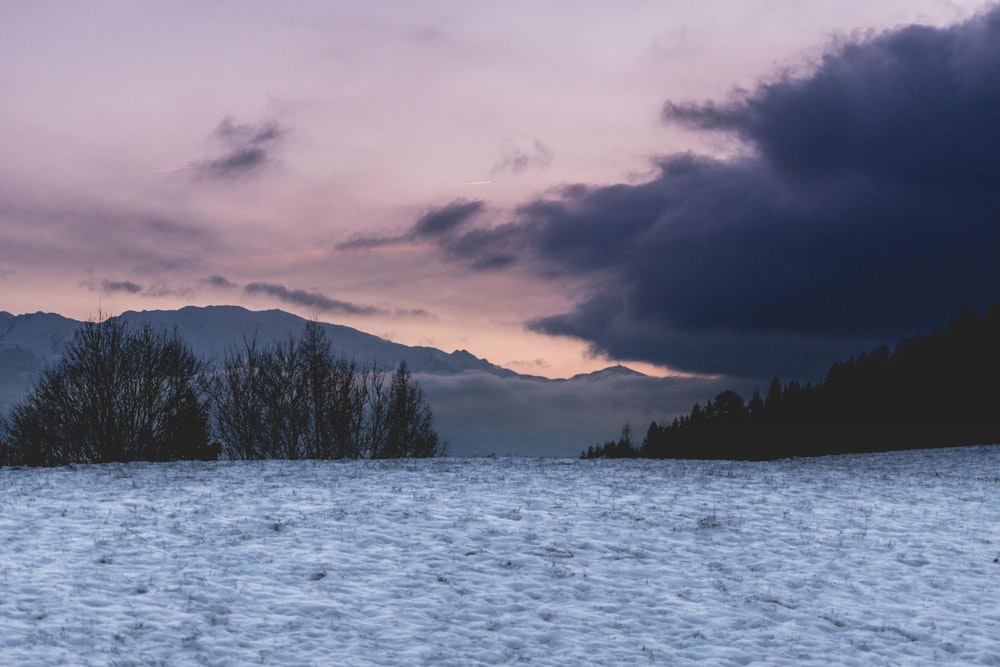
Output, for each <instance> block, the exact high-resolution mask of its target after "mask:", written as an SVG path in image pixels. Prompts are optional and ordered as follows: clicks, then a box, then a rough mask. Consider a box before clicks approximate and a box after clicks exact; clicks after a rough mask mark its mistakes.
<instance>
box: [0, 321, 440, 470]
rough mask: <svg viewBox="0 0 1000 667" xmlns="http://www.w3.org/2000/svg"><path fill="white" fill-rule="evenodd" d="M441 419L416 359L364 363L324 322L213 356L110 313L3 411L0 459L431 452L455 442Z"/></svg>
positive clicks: (50, 461) (83, 331)
mask: <svg viewBox="0 0 1000 667" xmlns="http://www.w3.org/2000/svg"><path fill="white" fill-rule="evenodd" d="M433 421H434V420H433V414H432V412H431V409H430V406H429V405H428V404H427V403H426V401H425V400H424V397H423V392H422V390H421V388H420V385H419V384H418V383H417V382H416V380H414V378H413V376H412V375H411V373H410V371H409V369H408V368H407V366H406V363H405V362H400V364H399V366H398V367H397V368H396V369H395V370H394V371H393V372H392V373H391V375H388V376H387V374H386V372H385V371H383V370H382V369H380V368H377V367H375V366H371V367H361V366H360V365H359V364H358V363H356V362H355V361H353V360H351V359H348V358H346V357H342V356H339V355H337V354H336V353H335V352H334V351H333V350H332V349H331V344H330V342H329V340H328V339H327V338H326V335H325V334H324V333H323V330H322V328H321V327H320V326H319V325H317V324H316V323H314V322H311V323H309V324H307V325H306V328H305V331H304V332H303V334H302V336H301V337H300V338H299V339H294V338H290V339H288V340H286V341H283V342H278V343H273V344H270V345H266V346H265V345H258V343H257V341H256V340H247V341H245V342H244V345H243V347H242V348H241V349H240V348H238V349H233V350H231V351H230V353H229V354H228V355H227V358H226V360H225V363H224V364H223V365H222V366H221V367H220V368H209V367H208V365H207V364H206V363H205V362H204V361H202V360H200V359H198V358H197V357H196V355H195V354H194V352H192V350H191V348H190V347H189V346H188V344H187V343H185V341H183V340H182V339H181V338H180V337H179V336H178V335H177V334H176V333H173V334H171V333H168V332H166V331H157V330H154V329H153V328H151V327H149V326H144V327H142V328H139V329H135V330H133V329H130V328H129V327H128V326H127V325H126V324H125V323H124V322H123V321H122V320H119V319H116V318H107V319H104V320H103V321H98V322H88V323H87V324H85V325H84V326H83V327H81V328H80V329H78V330H77V332H76V334H75V335H74V337H73V339H72V340H71V341H70V342H69V343H68V344H67V346H66V349H65V351H64V354H63V357H62V358H61V359H60V361H59V362H58V363H56V364H55V365H54V366H52V367H50V368H48V369H46V370H45V371H43V373H42V375H41V377H40V378H39V379H38V381H37V383H36V384H35V386H34V387H33V388H32V389H31V391H29V392H28V394H27V395H26V396H25V397H24V398H23V399H22V400H21V401H20V402H19V403H17V404H16V405H15V406H14V407H13V408H12V409H11V411H10V413H9V414H7V415H5V416H4V417H3V418H0V466H2V465H62V464H67V463H107V462H120V461H173V460H185V459H203V460H212V459H217V458H219V457H220V456H223V457H225V458H229V459H244V460H246V459H344V458H354V459H357V458H401V457H429V456H437V455H439V454H442V453H443V452H444V444H443V443H442V442H441V440H440V438H439V437H438V434H437V432H436V431H435V430H434V424H433Z"/></svg>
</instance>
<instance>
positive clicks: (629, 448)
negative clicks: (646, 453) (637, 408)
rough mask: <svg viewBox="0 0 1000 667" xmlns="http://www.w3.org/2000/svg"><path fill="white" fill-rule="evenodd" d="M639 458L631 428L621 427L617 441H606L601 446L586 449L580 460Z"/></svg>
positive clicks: (627, 426) (626, 425) (628, 426)
mask: <svg viewBox="0 0 1000 667" xmlns="http://www.w3.org/2000/svg"><path fill="white" fill-rule="evenodd" d="M637 456H639V448H638V447H637V446H636V444H635V442H634V441H633V439H632V427H631V426H630V425H629V424H625V425H624V426H622V433H621V436H619V438H618V440H608V441H607V442H605V443H604V444H603V445H597V446H594V447H588V448H587V451H585V452H583V454H581V455H580V458H581V459H605V458H606V459H631V458H635V457H637Z"/></svg>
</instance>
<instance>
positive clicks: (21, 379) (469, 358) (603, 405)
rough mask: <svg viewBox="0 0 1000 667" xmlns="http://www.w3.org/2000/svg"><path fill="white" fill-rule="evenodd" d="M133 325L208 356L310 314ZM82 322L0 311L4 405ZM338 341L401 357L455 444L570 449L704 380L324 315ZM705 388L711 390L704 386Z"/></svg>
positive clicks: (348, 351)
mask: <svg viewBox="0 0 1000 667" xmlns="http://www.w3.org/2000/svg"><path fill="white" fill-rule="evenodd" d="M119 317H121V318H122V319H124V320H125V321H127V322H128V323H129V325H130V326H142V325H143V324H149V325H151V326H152V327H153V328H154V329H158V330H159V329H166V330H168V331H174V330H176V331H177V333H178V335H179V336H180V337H181V338H183V339H184V340H185V341H187V343H188V344H189V345H190V346H191V347H192V349H193V350H194V352H195V353H196V354H197V355H198V356H200V357H202V358H203V359H205V360H206V361H207V362H209V363H210V364H218V363H222V362H224V360H225V358H226V354H227V353H230V352H231V351H232V350H233V349H234V348H235V349H239V348H240V347H241V346H242V345H243V344H244V341H247V340H250V339H254V338H256V340H257V343H258V344H260V345H267V344H270V343H273V342H277V341H283V340H287V339H289V338H298V337H299V336H301V334H302V332H303V330H304V328H305V326H306V322H307V320H305V319H303V318H301V317H298V316H296V315H292V314H290V313H286V312H283V311H280V310H266V311H258V312H255V311H250V310H247V309H245V308H241V307H238V306H208V307H194V306H189V307H186V308H181V309H180V310H152V311H142V312H135V311H128V312H125V313H122V314H121V315H119ZM82 324H83V323H82V322H79V321H77V320H73V319H70V318H67V317H63V316H62V315H56V314H53V313H31V314H26V315H17V316H15V315H12V314H10V313H7V312H0V414H3V413H4V412H5V411H6V410H7V408H8V407H9V406H10V404H11V403H12V402H13V401H15V400H17V399H18V398H19V397H20V396H22V395H23V394H24V393H25V392H26V391H27V390H28V389H29V388H30V387H31V386H32V385H33V384H34V382H35V380H36V378H37V377H38V373H39V372H40V371H41V370H42V369H43V368H44V367H45V366H46V365H47V364H51V363H55V362H56V361H58V359H59V357H60V356H61V354H62V350H63V348H64V346H65V344H66V343H67V342H68V341H69V340H70V339H72V337H73V333H74V332H75V331H76V330H77V328H79V327H80V326H81V325H82ZM321 326H322V327H323V330H324V331H325V332H326V335H327V337H328V338H329V339H330V342H331V343H332V345H333V348H334V350H335V351H336V352H337V353H339V354H342V355H344V356H347V357H349V358H353V359H355V360H356V361H358V362H359V363H360V364H362V365H367V364H371V363H376V364H378V365H379V366H380V367H383V368H386V369H391V368H393V367H395V366H396V365H397V364H398V363H399V361H400V360H404V359H405V360H406V363H407V364H408V365H409V367H410V370H411V371H412V372H413V373H414V375H415V376H417V377H418V379H419V381H420V383H421V386H422V387H423V389H424V393H425V395H426V396H427V399H428V401H429V402H430V404H431V406H432V408H433V410H434V414H435V415H436V417H437V419H436V424H437V427H438V430H439V431H440V433H441V435H442V436H443V437H444V438H445V439H446V440H447V441H448V442H449V443H450V447H451V452H452V453H453V454H459V455H463V454H465V455H467V454H473V453H480V454H488V453H492V452H496V453H520V454H526V455H560V456H567V455H568V456H573V455H576V454H578V453H579V452H580V450H581V449H585V448H586V446H587V445H590V444H594V442H597V441H599V440H600V439H602V438H605V437H609V436H612V435H614V434H615V433H616V432H617V429H618V428H620V426H621V424H622V423H623V422H624V421H631V423H633V424H635V425H637V426H641V425H643V424H648V423H649V422H650V421H651V420H652V419H661V418H665V417H667V416H670V415H671V414H672V413H673V411H674V407H673V403H674V402H677V406H676V407H677V410H676V412H682V411H686V410H687V409H689V408H690V404H692V403H693V402H694V401H695V400H704V399H705V398H706V396H705V395H704V394H705V393H706V392H707V390H705V389H704V387H703V386H702V385H700V384H697V383H690V382H687V383H685V382H684V381H680V380H676V379H672V378H653V377H648V376H645V375H643V374H641V373H637V372H636V371H633V370H631V369H628V368H626V367H624V366H614V367H611V368H607V369H604V370H601V371H597V372H594V373H587V374H581V375H577V376H574V377H573V378H570V379H568V380H549V379H546V378H540V377H537V376H531V375H520V374H518V373H516V372H514V371H512V370H509V369H507V368H503V367H501V366H497V365H496V364H492V363H490V362H489V361H487V360H485V359H480V358H478V357H476V356H475V355H473V354H471V353H470V352H468V351H467V350H456V351H454V352H450V353H448V352H444V351H442V350H439V349H436V348H433V347H420V346H409V345H401V344H399V343H393V342H391V341H388V340H385V339H383V338H379V337H378V336H373V335H371V334H367V333H364V332H362V331H358V330H357V329H352V328H350V327H345V326H341V325H336V324H325V323H323V324H321ZM708 395H709V396H710V395H712V394H710V393H709V394H708Z"/></svg>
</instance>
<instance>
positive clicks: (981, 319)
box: [581, 304, 1000, 460]
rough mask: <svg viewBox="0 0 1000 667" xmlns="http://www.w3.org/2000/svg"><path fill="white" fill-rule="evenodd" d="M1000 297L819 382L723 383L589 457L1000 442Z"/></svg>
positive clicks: (778, 454) (715, 455) (741, 455)
mask: <svg viewBox="0 0 1000 667" xmlns="http://www.w3.org/2000/svg"><path fill="white" fill-rule="evenodd" d="M998 382H1000V304H994V305H993V306H991V307H990V308H988V309H987V310H986V311H985V313H982V314H980V313H977V312H975V311H972V310H966V311H965V312H964V313H963V314H962V315H961V316H959V317H958V318H957V319H955V320H954V321H953V322H952V323H951V325H950V326H949V327H948V328H947V329H945V330H943V331H942V330H935V331H934V332H933V333H931V334H929V335H926V336H920V337H916V338H910V339H905V340H902V341H900V342H899V343H898V344H897V345H896V346H895V348H894V349H893V350H890V349H889V348H888V347H885V346H883V347H880V348H879V349H877V350H875V351H874V352H871V353H867V354H862V355H860V356H858V357H856V358H852V359H850V360H848V361H845V362H841V363H835V364H833V365H832V366H831V367H830V369H829V371H828V372H827V374H826V376H825V377H824V378H823V379H822V380H821V381H819V382H817V383H815V384H812V383H806V384H802V383H799V382H796V381H791V382H788V383H785V384H782V383H781V381H780V380H779V379H778V378H774V379H772V381H771V383H770V386H769V387H768V390H767V392H766V394H765V395H764V396H761V394H760V392H759V391H754V392H753V395H752V396H751V397H750V399H749V400H744V399H743V397H741V396H740V395H739V394H737V393H736V392H733V391H723V392H721V393H720V394H718V395H717V396H716V397H715V398H714V399H713V400H710V401H708V402H707V403H705V405H700V404H698V403H696V404H695V405H694V407H693V408H692V409H691V412H690V413H689V414H687V415H682V416H679V417H677V418H675V419H674V420H673V421H672V422H671V423H669V424H663V423H656V422H653V423H652V424H650V425H649V428H648V429H647V431H646V434H645V437H644V438H643V440H642V441H641V442H639V443H635V442H633V441H632V438H631V430H630V429H629V430H628V432H627V433H626V432H623V435H622V437H621V438H619V439H618V440H617V441H609V442H606V443H604V444H603V445H598V446H596V447H590V448H588V450H587V451H585V452H583V453H582V455H581V456H582V458H601V457H607V458H612V457H628V456H642V457H648V458H698V459H758V460H760V459H775V458H783V457H789V456H816V455H824V454H839V453H852V452H872V451H886V450H893V449H916V448H924V447H944V446H958V445H970V444H981V443H997V442H1000V410H997V406H998V405H1000V384H998Z"/></svg>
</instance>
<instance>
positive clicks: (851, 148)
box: [438, 8, 1000, 379]
mask: <svg viewBox="0 0 1000 667" xmlns="http://www.w3.org/2000/svg"><path fill="white" fill-rule="evenodd" d="M998 72H1000V8H998V9H993V10H991V11H990V12H988V13H985V14H983V15H981V16H979V17H977V18H975V19H972V20H970V21H968V22H966V23H963V24H960V25H957V26H953V27H950V28H945V29H936V28H928V27H908V28H904V29H900V30H896V31H893V32H889V33H884V34H880V35H874V36H870V37H867V38H864V39H860V40H855V41H847V42H842V43H839V44H837V45H835V46H834V47H833V48H832V49H831V50H830V51H829V52H828V53H827V54H826V55H825V56H824V57H823V58H822V60H821V61H819V62H818V63H817V64H816V66H815V67H814V68H813V69H812V70H811V71H809V72H808V73H806V74H804V75H783V76H781V77H780V78H778V79H776V80H773V81H770V82H768V83H765V84H762V85H760V86H758V87H757V88H755V89H753V90H750V91H744V92H737V93H734V94H733V96H732V97H731V98H730V99H729V100H727V101H726V102H724V103H712V102H708V103H699V104H678V103H674V102H671V103H668V104H667V105H666V106H665V108H664V116H665V118H666V119H667V120H668V121H673V122H682V123H685V124H687V125H689V126H693V127H695V128H698V129H701V130H710V131H717V132H725V133H730V134H731V135H733V136H735V137H737V138H738V139H740V140H742V141H743V142H744V144H745V146H746V149H747V150H746V151H745V152H744V154H743V156H742V157H739V158H734V159H730V160H717V159H710V158H704V157H697V156H691V155H679V156H671V157H668V158H664V159H663V160H661V162H660V164H659V172H658V174H657V176H656V177H655V178H653V179H651V180H649V181H648V182H645V183H639V184H622V185H614V186H610V187H583V186H574V187H569V188H566V189H565V190H563V191H562V192H561V193H558V194H557V195H555V196H552V197H549V198H546V199H540V200H537V201H533V202H530V203H528V204H526V205H524V206H522V207H521V208H520V209H519V210H518V211H517V212H516V215H515V216H514V218H513V219H512V220H511V221H510V222H509V223H507V224H505V225H501V226H498V227H493V228H480V227H475V228H471V229H468V230H459V232H456V233H452V234H449V235H446V236H444V237H442V238H440V239H438V243H439V244H440V245H441V246H442V248H443V249H444V250H445V251H446V252H447V253H448V254H449V255H451V256H453V257H457V258H460V259H462V260H464V261H466V262H468V263H469V264H470V265H471V266H474V267H477V268H481V269H488V268H503V267H505V266H509V265H511V264H514V263H520V264H522V265H524V266H526V267H528V268H530V269H531V270H533V271H536V272H538V273H540V274H541V275H547V276H560V275H565V276H572V277H575V278H579V277H581V276H582V277H585V278H587V279H589V282H590V284H591V291H590V294H589V296H588V297H587V298H585V299H583V300H581V301H580V302H579V303H577V304H576V306H575V307H574V308H573V309H572V310H571V311H570V312H567V313H564V314H558V315H553V316H550V317H545V318H543V319H540V320H538V321H536V322H533V323H532V324H531V326H532V328H534V329H535V330H538V331H541V332H545V333H548V334H553V335H566V336H572V337H576V338H579V339H582V340H584V341H587V342H589V343H590V345H591V346H592V348H593V350H594V351H596V352H601V353H607V354H608V355H610V356H611V357H613V358H618V359H632V360H645V361H650V362H653V363H658V364H666V365H669V366H671V367H673V368H677V369H682V370H687V371H694V372H700V373H727V374H741V375H763V374H772V373H781V374H783V375H786V376H788V375H797V376H800V377H803V376H804V377H807V378H810V379H811V378H814V377H817V376H819V375H821V374H822V372H823V371H824V370H825V368H826V367H827V366H828V364H829V363H830V362H831V361H833V360H836V359H838V358H842V357H844V356H845V355H847V354H850V353H856V352H861V351H865V350H866V349H868V348H870V347H871V346H873V345H875V344H877V343H881V342H892V341H893V340H895V339H896V338H898V337H900V336H905V335H910V334H913V333H917V332H920V331H926V330H928V329H930V328H932V327H934V326H940V325H943V324H945V323H947V321H948V320H949V319H950V318H951V317H953V316H955V315H957V313H958V312H959V311H960V310H961V309H962V308H963V307H965V306H971V307H976V308H982V307H984V306H985V305H986V304H988V303H990V302H992V301H993V300H996V299H998V298H1000V262H998V261H996V256H997V254H998V252H1000V187H998V186H997V184H998V183H1000V76H998V74H997V73H998Z"/></svg>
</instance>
